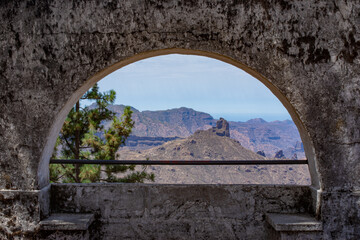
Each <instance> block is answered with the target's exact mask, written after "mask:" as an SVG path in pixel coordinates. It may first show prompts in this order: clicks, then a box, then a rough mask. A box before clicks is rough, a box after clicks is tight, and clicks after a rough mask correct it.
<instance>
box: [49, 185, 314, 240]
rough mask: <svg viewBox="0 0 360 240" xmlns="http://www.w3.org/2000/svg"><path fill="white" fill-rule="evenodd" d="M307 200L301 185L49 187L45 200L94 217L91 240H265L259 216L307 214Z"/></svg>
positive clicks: (58, 208) (54, 207)
mask: <svg viewBox="0 0 360 240" xmlns="http://www.w3.org/2000/svg"><path fill="white" fill-rule="evenodd" d="M310 195H311V193H310V190H309V188H308V187H305V186H293V187H291V186H273V185H155V184H148V185H147V184H54V185H52V196H51V197H52V210H53V211H55V212H71V213H76V212H92V213H95V214H96V217H97V221H98V224H96V225H97V228H98V229H97V233H94V234H95V235H92V238H93V239H98V238H99V236H98V235H96V234H101V237H102V239H266V231H265V230H266V229H265V223H266V219H265V213H267V212H283V213H296V212H307V211H309V210H310V207H311V206H310V205H311V197H310ZM90 231H91V230H90Z"/></svg>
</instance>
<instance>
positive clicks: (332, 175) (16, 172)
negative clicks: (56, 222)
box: [0, 0, 360, 239]
mask: <svg viewBox="0 0 360 240" xmlns="http://www.w3.org/2000/svg"><path fill="white" fill-rule="evenodd" d="M359 13H360V5H359V4H357V2H356V1H334V0H333V1H329V0H319V1H312V2H310V1H300V0H297V1H276V0H264V1H235V0H233V1H230V0H229V1H222V0H199V1H194V0H168V1H151V0H147V1H140V0H123V1H116V0H107V1H96V0H88V1H87V0H86V1H85V0H73V1H70V0H69V1H54V0H44V1H2V2H1V3H0V15H1V16H2V18H1V21H2V24H1V25H0V32H1V34H0V49H1V52H2V54H0V168H1V174H0V189H5V190H4V191H1V195H0V201H2V203H5V204H11V203H10V202H12V201H8V200H7V199H6V198H4V197H3V196H8V195H9V194H10V195H14V196H15V195H17V196H19V195H23V196H25V195H26V196H27V194H30V193H29V191H30V192H31V194H33V195H34V198H33V199H31V200H29V199H28V200H25V201H24V202H22V198H20V197H18V198H17V199H18V200H19V199H20V200H21V201H20V200H19V201H18V202H20V203H19V204H20V206H22V207H23V208H22V209H24V211H25V212H26V211H28V214H29V215H28V216H30V218H24V216H23V214H22V213H19V212H18V210H16V211H14V212H15V215H16V216H17V219H21V221H20V222H16V223H15V225H16V227H13V225H14V224H13V222H12V220H11V221H10V218H6V217H5V219H7V220H4V221H3V222H7V224H4V225H5V228H6V229H12V230H9V231H10V232H11V231H13V232H19V231H18V230H19V229H22V230H26V231H33V232H34V231H35V226H36V224H34V223H37V222H38V221H39V218H40V217H39V215H36V216H35V215H34V213H35V212H36V211H38V208H37V207H38V203H39V201H40V200H39V198H38V190H39V189H44V188H45V186H46V185H47V184H48V179H47V176H44V175H41V174H39V175H38V173H41V172H42V171H40V170H39V169H42V166H46V163H47V158H48V157H49V154H50V152H49V151H52V145H53V144H52V143H51V140H49V139H51V137H52V136H55V135H56V134H57V132H58V130H59V129H58V128H59V127H60V125H61V123H62V121H63V119H62V118H61V117H60V116H62V117H64V116H65V114H66V113H67V111H66V110H67V108H69V107H70V106H71V104H72V103H73V102H75V100H76V98H77V96H80V95H81V94H82V93H83V92H84V91H85V90H86V89H87V88H89V87H90V84H91V81H94V82H95V80H90V79H91V77H96V76H98V77H99V78H100V77H101V74H103V75H104V74H106V71H110V70H109V69H111V66H115V67H114V68H115V69H116V66H117V65H116V64H117V63H121V62H123V63H124V61H127V60H129V59H132V57H133V56H137V57H139V59H140V58H144V57H145V56H144V55H142V54H149V55H148V56H151V54H153V53H154V52H153V51H168V50H166V49H183V50H182V51H183V53H185V51H190V52H191V51H192V52H193V54H196V53H195V52H194V51H202V52H203V53H204V54H205V53H206V54H208V55H209V56H210V55H211V54H213V55H212V56H213V57H214V58H218V59H220V56H223V57H222V58H223V59H220V60H223V61H230V60H231V59H232V60H234V62H233V64H234V65H236V64H239V67H240V68H243V69H244V70H247V71H248V72H249V73H252V75H254V76H255V77H257V78H258V79H259V80H261V81H263V83H265V84H267V86H268V87H269V88H271V89H272V90H273V93H274V94H275V95H276V96H277V97H278V98H279V99H280V100H281V101H282V102H283V104H285V105H286V107H287V109H288V110H289V112H290V114H292V117H293V119H294V121H295V122H296V124H297V126H298V128H299V131H300V133H301V134H302V139H303V141H304V142H305V144H306V143H308V145H306V146H305V148H306V151H307V154H308V156H307V157H308V158H309V160H311V159H313V160H311V161H312V163H311V164H313V166H312V169H316V168H317V169H318V173H319V174H318V175H317V176H318V180H319V181H318V182H319V183H321V184H320V186H317V187H320V190H322V193H321V194H319V195H321V196H324V197H323V200H322V201H321V203H322V210H321V215H322V216H321V217H322V222H323V226H324V227H323V230H324V231H323V236H324V238H325V239H328V238H337V239H352V238H354V237H355V238H356V237H357V238H359V237H358V236H359V235H360V233H359V228H358V226H359V223H360V209H359V205H358V201H359V189H360V177H359V172H360V161H359V155H360V127H359V126H360V124H359V123H360V114H359V112H360V101H359V99H360V97H359V96H360V77H359V76H360V67H359V65H360V47H359V46H360V44H359V42H360V41H359V39H360V24H359V16H360V15H359ZM155 53H156V52H155ZM156 54H159V52H158V53H156ZM156 54H155V55H156ZM163 54H165V52H164V53H163ZM206 54H205V55H206ZM215 55H216V56H215ZM141 56H143V57H141ZM135 60H136V59H132V60H131V61H135ZM131 61H130V62H131ZM240 63H242V64H243V65H241V64H240ZM245 66H247V67H245ZM118 67H119V66H118ZM103 69H105V72H102V71H103ZM252 71H253V72H252ZM262 77H263V78H264V79H262ZM287 104H289V105H287ZM301 123H302V124H301ZM306 134H307V135H308V136H307V135H306ZM310 154H313V155H314V156H313V157H312V156H310ZM312 175H314V173H313V174H312ZM315 176H316V174H315ZM312 180H313V181H315V182H316V178H314V177H313V179H312ZM313 185H314V186H315V187H316V184H315V183H314V182H313ZM4 194H5V195H4ZM14 200H16V199H14ZM34 203H35V205H34ZM29 206H32V207H30V208H29ZM9 208H10V209H18V208H17V206H12V205H11V206H10V207H9ZM35 208H36V209H35ZM34 209H35V211H34ZM23 219H29V220H25V224H24V222H23V221H22V220H23ZM2 227H3V226H2ZM0 234H1V233H0Z"/></svg>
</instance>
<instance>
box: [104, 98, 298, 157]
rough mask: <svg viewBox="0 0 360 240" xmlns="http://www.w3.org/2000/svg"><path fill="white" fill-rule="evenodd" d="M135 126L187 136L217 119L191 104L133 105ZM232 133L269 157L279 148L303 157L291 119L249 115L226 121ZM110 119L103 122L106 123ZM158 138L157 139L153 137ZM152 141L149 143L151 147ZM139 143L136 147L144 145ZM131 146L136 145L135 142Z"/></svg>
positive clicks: (140, 132) (138, 130) (149, 132)
mask: <svg viewBox="0 0 360 240" xmlns="http://www.w3.org/2000/svg"><path fill="white" fill-rule="evenodd" d="M109 108H110V109H111V110H113V111H114V112H116V113H117V116H118V117H120V116H121V114H122V112H123V109H124V106H123V105H112V106H109ZM132 111H133V112H134V113H133V120H134V121H135V127H134V129H133V133H132V135H135V136H139V137H149V139H148V140H147V141H148V142H149V141H150V140H151V139H150V138H151V137H182V138H185V137H189V136H190V135H192V134H194V133H195V131H197V130H206V129H209V128H211V127H212V126H215V124H216V120H215V119H213V117H212V116H211V115H209V114H207V113H203V112H198V111H195V110H193V109H191V108H185V107H182V108H176V109H170V110H162V111H142V112H140V111H138V110H137V109H135V108H132ZM229 123H230V132H231V137H232V138H233V139H235V140H238V141H239V142H240V143H241V145H242V146H244V147H245V148H248V149H250V150H252V151H254V152H257V151H264V152H265V154H266V156H267V157H269V158H271V157H274V156H275V153H276V152H277V151H279V150H283V151H284V154H285V156H286V157H287V158H292V157H293V155H294V154H295V153H296V154H297V156H298V158H299V159H300V158H305V154H304V149H303V148H302V146H301V145H302V144H301V139H300V136H299V133H298V130H297V128H296V126H295V124H294V123H293V122H292V121H289V120H285V121H273V122H266V121H265V120H263V119H260V118H258V119H251V120H249V121H247V122H229ZM108 124H110V122H108V123H105V125H108ZM154 140H155V141H158V139H154ZM153 145H154V144H149V147H152V146H153ZM144 148H145V147H144V146H142V147H141V148H139V149H144ZM133 149H136V144H134V147H133Z"/></svg>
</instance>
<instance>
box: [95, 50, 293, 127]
mask: <svg viewBox="0 0 360 240" xmlns="http://www.w3.org/2000/svg"><path fill="white" fill-rule="evenodd" d="M99 87H100V90H101V91H108V90H110V89H114V90H115V91H116V93H117V98H116V104H124V105H130V106H133V107H135V108H136V109H138V110H140V111H143V110H166V109H171V108H178V107H189V108H193V109H195V110H197V111H203V112H206V113H209V114H211V115H212V116H213V117H214V118H219V117H224V118H225V119H226V120H231V121H246V120H249V119H251V118H257V117H261V118H263V119H265V120H267V121H273V120H285V119H291V118H290V116H289V114H288V112H287V110H286V109H285V108H284V107H283V105H282V104H281V103H280V102H279V100H278V99H277V98H276V97H275V96H274V95H273V94H272V93H271V92H270V90H268V89H267V88H266V87H265V86H264V85H263V84H262V83H261V82H260V81H258V80H257V79H255V78H253V77H252V76H250V75H249V74H247V73H246V72H244V71H242V70H241V69H239V68H236V67H234V66H232V65H230V64H227V63H224V62H222V61H219V60H215V59H212V58H207V57H201V56H192V55H179V54H171V55H165V56H158V57H153V58H148V59H145V60H141V61H138V62H135V63H133V64H130V65H127V66H125V67H123V68H121V69H119V70H117V71H115V72H113V73H111V74H109V75H108V76H106V77H105V78H103V79H102V80H101V81H99Z"/></svg>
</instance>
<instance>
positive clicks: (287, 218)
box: [266, 213, 322, 240]
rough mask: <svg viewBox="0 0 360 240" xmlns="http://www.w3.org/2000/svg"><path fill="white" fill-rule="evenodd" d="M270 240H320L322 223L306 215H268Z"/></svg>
mask: <svg viewBox="0 0 360 240" xmlns="http://www.w3.org/2000/svg"><path fill="white" fill-rule="evenodd" d="M266 220H267V222H268V223H269V225H270V226H271V230H270V239H286V240H295V239H296V240H298V239H322V223H321V222H320V221H318V220H316V219H315V218H314V217H312V216H310V215H308V214H300V213H297V214H280V213H268V214H267V215H266Z"/></svg>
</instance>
